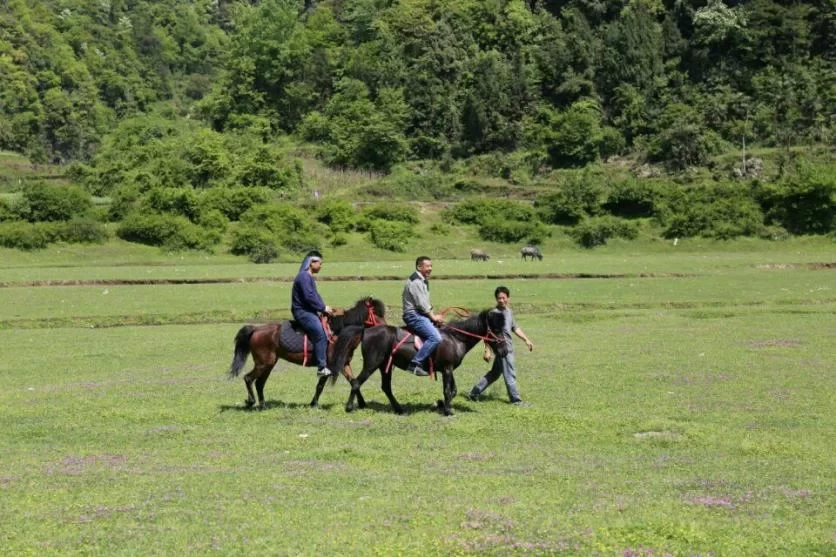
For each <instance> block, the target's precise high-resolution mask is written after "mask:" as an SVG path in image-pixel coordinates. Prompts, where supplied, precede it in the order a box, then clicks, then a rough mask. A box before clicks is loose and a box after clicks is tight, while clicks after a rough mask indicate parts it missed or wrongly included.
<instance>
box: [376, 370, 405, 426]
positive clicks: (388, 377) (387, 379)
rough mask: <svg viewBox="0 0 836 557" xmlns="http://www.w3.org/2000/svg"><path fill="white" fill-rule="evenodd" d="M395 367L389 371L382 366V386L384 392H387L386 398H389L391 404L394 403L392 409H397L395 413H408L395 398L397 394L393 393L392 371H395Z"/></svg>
mask: <svg viewBox="0 0 836 557" xmlns="http://www.w3.org/2000/svg"><path fill="white" fill-rule="evenodd" d="M394 371H395V368H394V366H393V367H392V369H390V370H389V372H388V373H387V372H386V370H385V369H384V367H383V366H381V368H380V388H381V389H383V392H384V393H386V398H388V399H389V404H391V405H392V410H394V411H395V414H401V415H403V414H406V412H405V411H404V409H403V408H402V407H401V405H400V404H399V403H398V401H397V400H396V399H395V395H394V394H392V373H394Z"/></svg>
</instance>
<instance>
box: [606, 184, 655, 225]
mask: <svg viewBox="0 0 836 557" xmlns="http://www.w3.org/2000/svg"><path fill="white" fill-rule="evenodd" d="M658 198H659V193H658V191H657V189H656V188H655V187H654V185H653V183H652V182H647V181H640V180H626V181H624V182H618V183H616V184H614V185H613V186H612V189H611V190H610V193H609V195H608V196H607V200H606V202H605V203H604V205H603V209H604V210H605V211H607V212H608V213H610V214H612V215H615V216H617V217H624V218H641V217H651V216H653V214H654V212H655V209H656V202H657V199H658Z"/></svg>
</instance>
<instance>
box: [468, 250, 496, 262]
mask: <svg viewBox="0 0 836 557" xmlns="http://www.w3.org/2000/svg"><path fill="white" fill-rule="evenodd" d="M490 258H491V256H490V255H488V254H487V253H485V252H484V251H482V250H480V249H472V250H470V260H471V261H487V260H488V259H490Z"/></svg>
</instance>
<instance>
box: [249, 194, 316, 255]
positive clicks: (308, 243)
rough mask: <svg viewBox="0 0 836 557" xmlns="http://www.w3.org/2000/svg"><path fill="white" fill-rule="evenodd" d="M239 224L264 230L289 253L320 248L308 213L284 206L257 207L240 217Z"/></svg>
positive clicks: (313, 223) (314, 226)
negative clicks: (289, 251)
mask: <svg viewBox="0 0 836 557" xmlns="http://www.w3.org/2000/svg"><path fill="white" fill-rule="evenodd" d="M241 223H242V224H244V225H246V226H248V227H251V228H260V229H264V230H266V231H267V232H269V233H270V234H271V236H272V237H273V238H275V239H276V240H277V241H278V243H279V244H280V245H282V246H284V247H286V248H288V249H290V250H291V251H297V252H302V251H308V250H312V249H321V248H322V243H323V241H322V237H321V234H320V231H319V229H318V227H321V225H318V224H317V223H315V222H314V220H313V219H312V218H311V216H310V214H309V213H308V212H305V211H303V210H302V209H300V208H298V207H294V206H292V205H286V204H274V205H259V206H255V207H252V208H251V209H250V210H249V211H247V212H246V213H244V214H243V215H241Z"/></svg>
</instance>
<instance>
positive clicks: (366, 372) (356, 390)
mask: <svg viewBox="0 0 836 557" xmlns="http://www.w3.org/2000/svg"><path fill="white" fill-rule="evenodd" d="M374 369H375V368H371V369H367V368H366V366H365V365H364V366H363V371H362V372H360V375H359V376H358V377H357V379H354V380H353V381H352V382H351V393H349V395H348V402H346V403H345V411H346V412H351V411H352V410H354V400H355V399H357V402H358V404H359V403H360V401H361V400H362V401H363V405H362V406H360V408H365V407H366V401H365V400H363V395H362V394H361V393H360V387H362V386H363V383H365V382H366V380H367V379H368V378H369V376H370V375H371V374H372V373H374Z"/></svg>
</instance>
